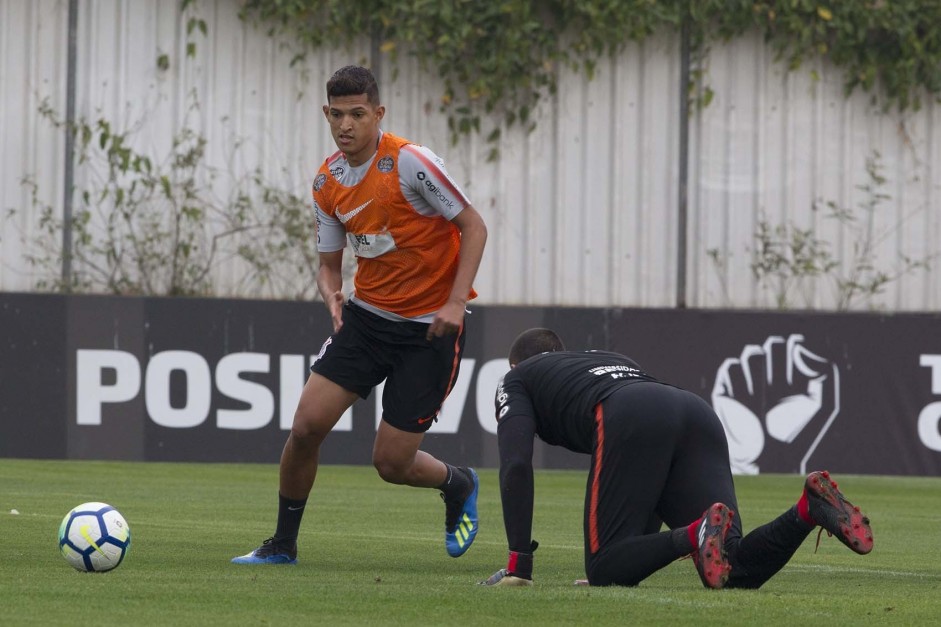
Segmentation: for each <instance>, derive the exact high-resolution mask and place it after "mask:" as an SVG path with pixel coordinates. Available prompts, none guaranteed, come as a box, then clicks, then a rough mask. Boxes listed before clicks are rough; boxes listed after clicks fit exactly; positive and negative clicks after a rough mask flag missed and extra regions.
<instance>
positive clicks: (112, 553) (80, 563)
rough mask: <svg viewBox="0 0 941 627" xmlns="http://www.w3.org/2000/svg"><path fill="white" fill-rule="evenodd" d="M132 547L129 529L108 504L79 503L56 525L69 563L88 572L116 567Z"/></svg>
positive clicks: (122, 517)
mask: <svg viewBox="0 0 941 627" xmlns="http://www.w3.org/2000/svg"><path fill="white" fill-rule="evenodd" d="M130 546H131V528H130V527H128V524H127V521H126V520H124V516H122V515H121V513H120V512H118V510H116V509H114V508H113V507H111V506H110V505H108V504H107V503H82V504H81V505H79V506H78V507H76V508H74V509H73V510H72V511H71V512H69V513H68V514H66V515H65V518H63V519H62V524H61V525H59V550H60V551H61V552H62V556H63V557H64V558H65V561H67V562H68V563H69V564H71V565H72V566H74V567H75V568H76V569H78V570H81V571H88V572H104V571H106V570H111V569H112V568H115V567H117V565H118V564H120V563H121V561H122V560H124V556H125V555H127V550H128V548H129V547H130Z"/></svg>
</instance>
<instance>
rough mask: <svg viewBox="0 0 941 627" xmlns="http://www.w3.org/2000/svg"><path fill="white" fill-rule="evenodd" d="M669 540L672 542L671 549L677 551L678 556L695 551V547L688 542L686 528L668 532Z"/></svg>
mask: <svg viewBox="0 0 941 627" xmlns="http://www.w3.org/2000/svg"><path fill="white" fill-rule="evenodd" d="M670 538H671V539H672V540H673V548H675V549H676V550H677V551H679V553H680V555H689V554H690V553H692V552H693V551H695V550H696V547H695V546H694V545H693V543H692V542H690V539H689V531H687V530H686V527H677V528H676V529H674V530H673V531H671V532H670Z"/></svg>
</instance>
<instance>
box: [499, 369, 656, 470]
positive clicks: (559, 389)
mask: <svg viewBox="0 0 941 627" xmlns="http://www.w3.org/2000/svg"><path fill="white" fill-rule="evenodd" d="M639 381H653V382H657V379H655V378H654V377H652V376H650V375H649V374H647V373H646V372H644V371H643V370H641V368H640V366H639V365H638V364H637V362H635V361H634V360H633V359H630V358H629V357H625V356H624V355H620V354H618V353H609V352H605V351H587V352H572V351H560V352H553V353H542V354H541V355H536V356H534V357H530V358H529V359H527V360H525V361H523V362H521V363H519V364H517V366H516V367H515V368H513V369H512V370H510V371H509V372H508V373H506V375H505V376H504V377H503V381H502V382H501V383H500V385H499V386H498V387H497V397H496V411H497V421H498V422H500V423H503V422H505V421H506V420H509V419H510V418H512V417H513V416H518V415H526V416H530V417H531V418H532V419H533V420H534V421H535V424H536V434H537V435H538V436H539V437H540V439H542V440H543V441H544V442H546V443H547V444H552V445H556V446H563V447H565V448H567V449H569V450H571V451H575V452H578V453H591V445H592V433H593V432H594V408H595V406H596V405H597V404H598V403H600V402H601V401H603V400H604V399H605V398H607V397H608V396H610V395H611V393H612V392H614V391H615V390H617V389H619V388H621V387H624V386H625V385H630V384H632V383H637V382H639Z"/></svg>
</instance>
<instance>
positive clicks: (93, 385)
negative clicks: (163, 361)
mask: <svg viewBox="0 0 941 627" xmlns="http://www.w3.org/2000/svg"><path fill="white" fill-rule="evenodd" d="M105 370H113V371H114V372H115V378H114V383H110V384H105V383H103V382H102V379H103V377H102V374H103V373H104V371H105ZM75 373H76V374H75V387H76V390H75V414H76V422H77V423H78V424H80V425H100V424H101V406H102V405H103V404H104V403H124V402H127V401H129V400H131V399H133V398H134V397H135V396H137V393H138V392H140V381H141V372H140V364H139V363H138V362H137V357H135V356H134V355H132V354H131V353H127V352H125V351H113V350H92V349H86V350H79V351H77V353H76V366H75Z"/></svg>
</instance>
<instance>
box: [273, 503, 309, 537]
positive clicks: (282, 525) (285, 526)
mask: <svg viewBox="0 0 941 627" xmlns="http://www.w3.org/2000/svg"><path fill="white" fill-rule="evenodd" d="M306 505H307V499H301V500H295V499H289V498H287V497H285V496H282V495H281V494H280V493H279V494H278V526H277V528H276V529H275V532H274V537H275V540H276V541H278V542H285V543H287V544H293V543H295V542H297V534H298V531H299V530H300V528H301V518H302V517H303V516H304V508H305V507H306Z"/></svg>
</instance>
